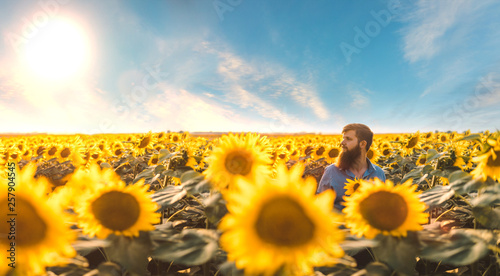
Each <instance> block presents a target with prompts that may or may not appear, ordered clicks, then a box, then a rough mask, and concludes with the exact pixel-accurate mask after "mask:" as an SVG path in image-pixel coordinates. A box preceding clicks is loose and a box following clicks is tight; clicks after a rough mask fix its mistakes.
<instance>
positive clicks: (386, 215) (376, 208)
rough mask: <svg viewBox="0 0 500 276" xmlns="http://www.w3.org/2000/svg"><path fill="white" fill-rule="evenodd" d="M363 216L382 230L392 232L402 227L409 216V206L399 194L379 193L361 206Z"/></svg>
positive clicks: (372, 195)
mask: <svg viewBox="0 0 500 276" xmlns="http://www.w3.org/2000/svg"><path fill="white" fill-rule="evenodd" d="M359 210H360V212H361V216H363V218H364V219H366V220H367V221H368V223H369V224H370V225H371V226H373V227H375V228H377V229H380V230H386V231H391V230H394V229H397V228H398V227H399V226H401V225H402V224H403V223H404V222H405V220H406V217H407V215H408V205H407V204H406V201H405V200H404V198H403V197H402V196H400V195H398V194H395V193H391V192H387V191H379V192H376V193H373V194H371V195H370V196H368V197H367V198H365V199H364V200H362V201H361V203H360V204H359Z"/></svg>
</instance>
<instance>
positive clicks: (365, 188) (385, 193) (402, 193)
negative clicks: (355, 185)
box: [342, 178, 428, 239]
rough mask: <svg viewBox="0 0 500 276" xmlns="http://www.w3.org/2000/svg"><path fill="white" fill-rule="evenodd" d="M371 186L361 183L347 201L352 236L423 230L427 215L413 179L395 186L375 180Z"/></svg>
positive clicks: (403, 234)
mask: <svg viewBox="0 0 500 276" xmlns="http://www.w3.org/2000/svg"><path fill="white" fill-rule="evenodd" d="M361 181H362V182H365V180H361ZM370 183H371V185H370ZM370 183H367V184H361V186H360V188H359V191H358V192H356V193H354V194H353V195H351V196H350V197H346V198H345V203H344V204H345V206H346V208H344V209H343V210H342V212H344V213H345V214H346V226H347V227H348V228H350V229H351V233H353V234H354V235H357V236H359V237H361V236H365V237H366V238H369V239H372V238H374V237H375V236H377V235H378V234H383V235H391V236H396V237H399V236H406V235H407V232H408V231H418V230H421V229H422V226H421V224H423V223H426V222H427V216H428V214H426V213H424V211H425V209H426V206H425V204H424V203H422V202H421V201H420V200H419V198H418V193H417V192H415V189H416V186H414V185H412V184H411V180H409V181H407V182H405V183H403V184H400V185H394V184H393V183H392V182H391V181H390V180H387V181H386V182H382V181H381V180H379V179H378V178H375V179H373V180H372V181H370Z"/></svg>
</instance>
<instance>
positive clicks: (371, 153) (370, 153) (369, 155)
mask: <svg viewBox="0 0 500 276" xmlns="http://www.w3.org/2000/svg"><path fill="white" fill-rule="evenodd" d="M373 154H374V153H373V150H371V149H369V150H368V152H367V153H366V157H368V159H372V158H373Z"/></svg>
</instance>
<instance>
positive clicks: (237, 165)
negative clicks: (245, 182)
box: [224, 150, 253, 175]
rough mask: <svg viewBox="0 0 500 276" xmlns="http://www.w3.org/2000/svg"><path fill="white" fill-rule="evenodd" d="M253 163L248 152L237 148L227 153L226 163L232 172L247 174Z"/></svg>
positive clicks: (227, 168) (228, 169)
mask: <svg viewBox="0 0 500 276" xmlns="http://www.w3.org/2000/svg"><path fill="white" fill-rule="evenodd" d="M252 163H253V162H252V158H251V157H250V155H249V154H248V152H245V151H241V150H237V151H233V152H231V153H229V154H228V155H227V157H226V162H224V165H225V167H226V170H227V171H228V172H230V173H231V174H239V175H247V174H249V173H250V170H251V169H252Z"/></svg>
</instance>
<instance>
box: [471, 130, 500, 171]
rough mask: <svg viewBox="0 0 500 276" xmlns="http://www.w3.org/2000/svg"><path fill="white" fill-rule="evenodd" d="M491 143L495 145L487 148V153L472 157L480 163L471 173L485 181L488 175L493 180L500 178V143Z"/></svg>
mask: <svg viewBox="0 0 500 276" xmlns="http://www.w3.org/2000/svg"><path fill="white" fill-rule="evenodd" d="M490 141H491V140H490ZM489 143H490V144H493V145H494V146H493V147H491V148H490V149H489V150H487V151H486V153H484V154H482V155H480V156H477V157H474V158H472V161H473V162H475V163H478V164H477V166H476V168H475V169H474V170H473V171H472V172H471V174H472V175H473V176H474V177H476V178H482V179H483V181H484V180H486V179H487V178H488V176H489V177H491V178H492V179H493V180H500V143H497V142H496V141H491V142H489Z"/></svg>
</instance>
